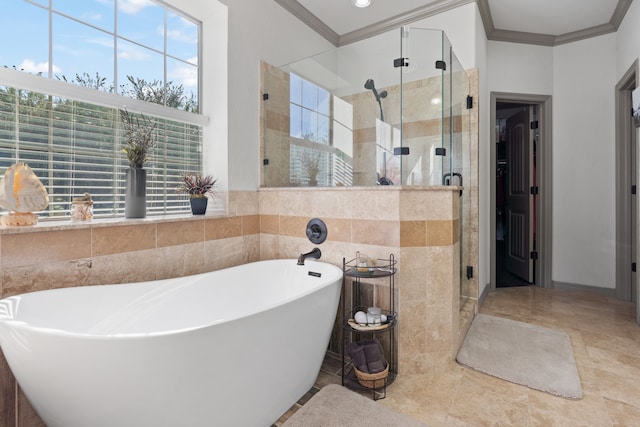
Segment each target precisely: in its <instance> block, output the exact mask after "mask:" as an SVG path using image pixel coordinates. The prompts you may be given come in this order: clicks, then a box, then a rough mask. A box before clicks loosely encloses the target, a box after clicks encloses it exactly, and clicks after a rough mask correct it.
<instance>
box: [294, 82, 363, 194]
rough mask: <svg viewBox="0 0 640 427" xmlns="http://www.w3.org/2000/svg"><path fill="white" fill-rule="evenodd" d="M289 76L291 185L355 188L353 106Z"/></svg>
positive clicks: (317, 87)
mask: <svg viewBox="0 0 640 427" xmlns="http://www.w3.org/2000/svg"><path fill="white" fill-rule="evenodd" d="M289 76H290V77H289V79H290V80H289V82H290V83H289V98H290V104H289V112H290V129H289V133H290V137H291V151H290V172H289V173H290V176H289V180H290V182H291V183H292V184H294V185H305V186H323V187H328V186H336V185H340V186H350V185H352V182H353V167H352V162H353V160H352V157H353V130H352V128H353V108H352V106H351V105H350V104H348V103H346V102H345V101H343V100H341V99H340V98H337V97H334V96H331V94H330V93H329V92H328V91H327V90H325V89H323V88H321V87H319V86H317V85H315V84H314V83H312V82H310V81H308V80H305V79H303V78H301V77H299V76H297V75H296V74H293V73H291V74H290V75H289ZM332 115H333V117H332ZM330 135H331V136H330Z"/></svg>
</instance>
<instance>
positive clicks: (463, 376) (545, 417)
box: [274, 286, 640, 427]
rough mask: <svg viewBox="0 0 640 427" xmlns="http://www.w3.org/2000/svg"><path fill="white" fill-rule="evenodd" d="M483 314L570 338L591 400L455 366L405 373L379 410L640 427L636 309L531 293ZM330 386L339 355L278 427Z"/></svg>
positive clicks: (509, 422) (468, 421)
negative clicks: (563, 334) (540, 389)
mask: <svg viewBox="0 0 640 427" xmlns="http://www.w3.org/2000/svg"><path fill="white" fill-rule="evenodd" d="M480 312H481V313H486V314H491V315H495V316H501V317H507V318H511V319H514V320H520V321H523V322H529V323H534V324H537V325H541V326H546V327H550V328H555V329H559V330H562V331H564V332H566V333H567V334H568V335H569V337H570V338H571V341H572V344H573V351H574V355H575V358H576V363H577V365H578V372H579V374H580V380H581V384H582V390H583V394H584V397H583V399H582V400H568V399H563V398H561V397H557V396H553V395H550V394H547V393H543V392H539V391H535V390H531V389H529V388H527V387H524V386H520V385H516V384H512V383H509V382H506V381H503V380H499V379H496V378H493V377H491V376H488V375H484V374H481V373H478V372H475V371H473V370H470V369H466V368H463V367H461V366H459V365H457V364H452V366H451V369H449V370H448V371H447V372H443V373H440V374H431V375H427V374H425V375H402V371H400V374H399V376H398V378H397V379H396V381H395V382H394V383H393V384H391V385H390V386H389V387H388V390H387V398H386V399H383V400H378V401H377V404H380V405H384V406H386V407H389V408H392V409H394V410H396V411H399V412H402V413H404V414H406V415H409V416H411V417H413V418H416V419H418V420H420V421H422V422H424V423H426V424H428V425H429V426H431V427H438V426H454V427H466V426H518V427H537V426H544V427H548V426H571V427H574V426H597V427H608V426H611V427H613V426H640V327H639V326H638V325H636V323H635V307H634V305H633V304H630V303H624V302H620V301H618V300H616V299H615V298H610V297H606V296H603V295H599V294H595V293H590V292H582V291H568V290H546V289H540V288H537V287H532V286H529V287H517V288H501V289H498V290H497V291H496V292H493V293H491V294H489V296H488V297H487V299H486V300H485V302H484V304H483V306H482V307H481V308H480ZM400 369H402V367H400ZM329 383H338V384H339V383H340V361H339V360H337V359H336V358H335V357H334V356H333V355H328V356H327V358H326V359H325V363H324V364H323V367H322V370H321V372H320V375H319V376H318V380H317V382H316V385H315V387H314V388H313V389H312V390H311V391H310V392H309V393H307V395H306V396H305V397H304V398H303V399H301V401H300V402H299V403H298V404H297V405H296V406H294V407H293V408H291V409H290V410H289V411H288V412H287V414H285V415H284V416H283V417H282V418H281V419H280V420H278V422H277V423H276V424H274V426H280V425H282V423H283V422H284V421H285V420H286V419H287V418H288V417H289V416H291V414H292V413H293V412H295V410H297V409H298V408H299V407H300V405H302V404H304V402H306V400H308V399H309V398H311V396H313V394H315V392H317V391H318V390H319V389H320V388H322V387H323V386H325V385H327V384H329ZM365 424H366V423H365ZM365 424H363V425H365Z"/></svg>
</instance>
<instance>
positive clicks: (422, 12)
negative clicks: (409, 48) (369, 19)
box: [338, 0, 476, 46]
mask: <svg viewBox="0 0 640 427" xmlns="http://www.w3.org/2000/svg"><path fill="white" fill-rule="evenodd" d="M475 1H476V0H440V1H436V2H434V3H431V4H429V5H427V6H423V7H419V8H416V9H413V10H410V11H408V12H405V13H401V14H399V15H396V16H392V17H391V18H389V19H385V20H384V21H380V22H376V23H375V24H372V25H367V26H366V27H363V28H360V29H358V30H355V31H351V32H349V33H345V34H343V35H341V36H340V39H339V41H338V46H344V45H347V44H350V43H355V42H357V41H360V40H364V39H366V38H369V37H372V36H377V35H378V34H382V33H385V32H387V31H390V30H395V29H397V28H399V27H402V26H403V25H407V24H410V23H412V22H416V21H419V20H421V19H425V18H428V17H430V16H435V15H438V14H439V13H443V12H446V11H448V10H451V9H455V8H457V7H460V6H464V5H465V4H467V3H474V2H475Z"/></svg>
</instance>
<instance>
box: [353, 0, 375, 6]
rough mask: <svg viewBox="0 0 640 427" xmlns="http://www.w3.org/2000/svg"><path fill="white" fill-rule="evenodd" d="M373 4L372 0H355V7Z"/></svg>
mask: <svg viewBox="0 0 640 427" xmlns="http://www.w3.org/2000/svg"><path fill="white" fill-rule="evenodd" d="M370 4H371V0H353V5H354V6H355V7H367V6H369V5H370Z"/></svg>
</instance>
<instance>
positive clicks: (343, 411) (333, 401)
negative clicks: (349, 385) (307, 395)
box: [282, 384, 427, 427]
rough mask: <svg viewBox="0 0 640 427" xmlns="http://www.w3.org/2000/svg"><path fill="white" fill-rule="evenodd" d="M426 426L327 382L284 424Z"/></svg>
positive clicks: (306, 426)
mask: <svg viewBox="0 0 640 427" xmlns="http://www.w3.org/2000/svg"><path fill="white" fill-rule="evenodd" d="M362 426H384V427H427V425H426V424H422V423H421V422H419V421H416V420H414V419H412V418H409V417H407V416H406V415H403V414H400V413H398V412H395V411H393V410H391V409H388V408H385V407H384V406H382V405H381V404H380V403H376V402H374V401H373V400H371V399H367V398H366V397H364V396H361V395H359V394H358V393H355V392H353V391H351V390H348V389H346V388H345V387H342V386H340V385H337V384H330V385H327V386H324V387H323V388H322V390H320V391H319V392H318V393H316V395H315V396H313V397H312V398H311V399H310V400H309V401H308V402H307V403H306V404H305V405H304V406H303V407H302V408H300V409H298V410H297V411H296V412H295V413H294V414H293V415H292V416H291V418H289V419H288V420H287V421H286V422H285V423H284V424H283V425H282V427H362Z"/></svg>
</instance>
